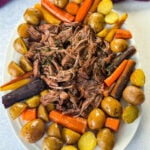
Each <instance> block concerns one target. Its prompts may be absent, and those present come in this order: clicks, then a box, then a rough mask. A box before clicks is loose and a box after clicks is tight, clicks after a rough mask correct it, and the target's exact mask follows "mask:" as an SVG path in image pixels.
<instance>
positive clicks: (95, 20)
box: [88, 12, 104, 33]
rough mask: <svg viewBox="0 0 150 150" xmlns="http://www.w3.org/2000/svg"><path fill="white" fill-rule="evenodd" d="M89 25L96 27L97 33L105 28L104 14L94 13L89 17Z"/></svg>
mask: <svg viewBox="0 0 150 150" xmlns="http://www.w3.org/2000/svg"><path fill="white" fill-rule="evenodd" d="M88 25H90V26H91V28H93V29H94V31H95V32H96V33H98V32H100V31H101V30H102V29H103V28H104V15H103V14H100V13H97V12H95V13H92V14H91V15H90V16H89V18H88Z"/></svg>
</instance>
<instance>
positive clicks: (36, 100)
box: [25, 95, 40, 108]
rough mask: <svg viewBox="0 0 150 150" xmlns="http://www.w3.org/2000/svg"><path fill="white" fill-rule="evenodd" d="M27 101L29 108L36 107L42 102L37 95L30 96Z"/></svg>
mask: <svg viewBox="0 0 150 150" xmlns="http://www.w3.org/2000/svg"><path fill="white" fill-rule="evenodd" d="M25 103H26V104H27V105H28V107H29V108H35V107H37V106H39V104H40V96H39V95H35V96H33V97H30V98H28V99H27V100H26V101H25Z"/></svg>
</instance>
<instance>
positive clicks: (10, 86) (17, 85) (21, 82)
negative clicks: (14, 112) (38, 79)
mask: <svg viewBox="0 0 150 150" xmlns="http://www.w3.org/2000/svg"><path fill="white" fill-rule="evenodd" d="M30 81H31V78H26V79H22V80H19V81H16V82H15V83H12V84H8V85H6V86H3V87H0V91H8V90H15V89H18V88H20V87H22V86H24V85H26V84H27V83H29V82H30Z"/></svg>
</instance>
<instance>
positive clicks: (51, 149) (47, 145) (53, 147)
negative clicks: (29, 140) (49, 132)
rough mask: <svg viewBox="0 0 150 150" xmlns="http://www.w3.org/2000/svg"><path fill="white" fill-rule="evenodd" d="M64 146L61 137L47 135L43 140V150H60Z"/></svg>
mask: <svg viewBox="0 0 150 150" xmlns="http://www.w3.org/2000/svg"><path fill="white" fill-rule="evenodd" d="M62 146H63V142H62V141H61V140H60V139H58V138H56V137H51V136H47V137H45V138H44V140H43V143H42V150H60V149H61V147H62Z"/></svg>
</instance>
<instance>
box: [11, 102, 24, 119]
mask: <svg viewBox="0 0 150 150" xmlns="http://www.w3.org/2000/svg"><path fill="white" fill-rule="evenodd" d="M26 108H27V104H25V103H23V102H17V103H15V104H13V105H12V106H11V107H10V108H9V114H10V117H11V118H12V119H13V120H14V119H16V118H17V117H19V116H20V115H21V113H22V112H23V111H24V110H25V109H26Z"/></svg>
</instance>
